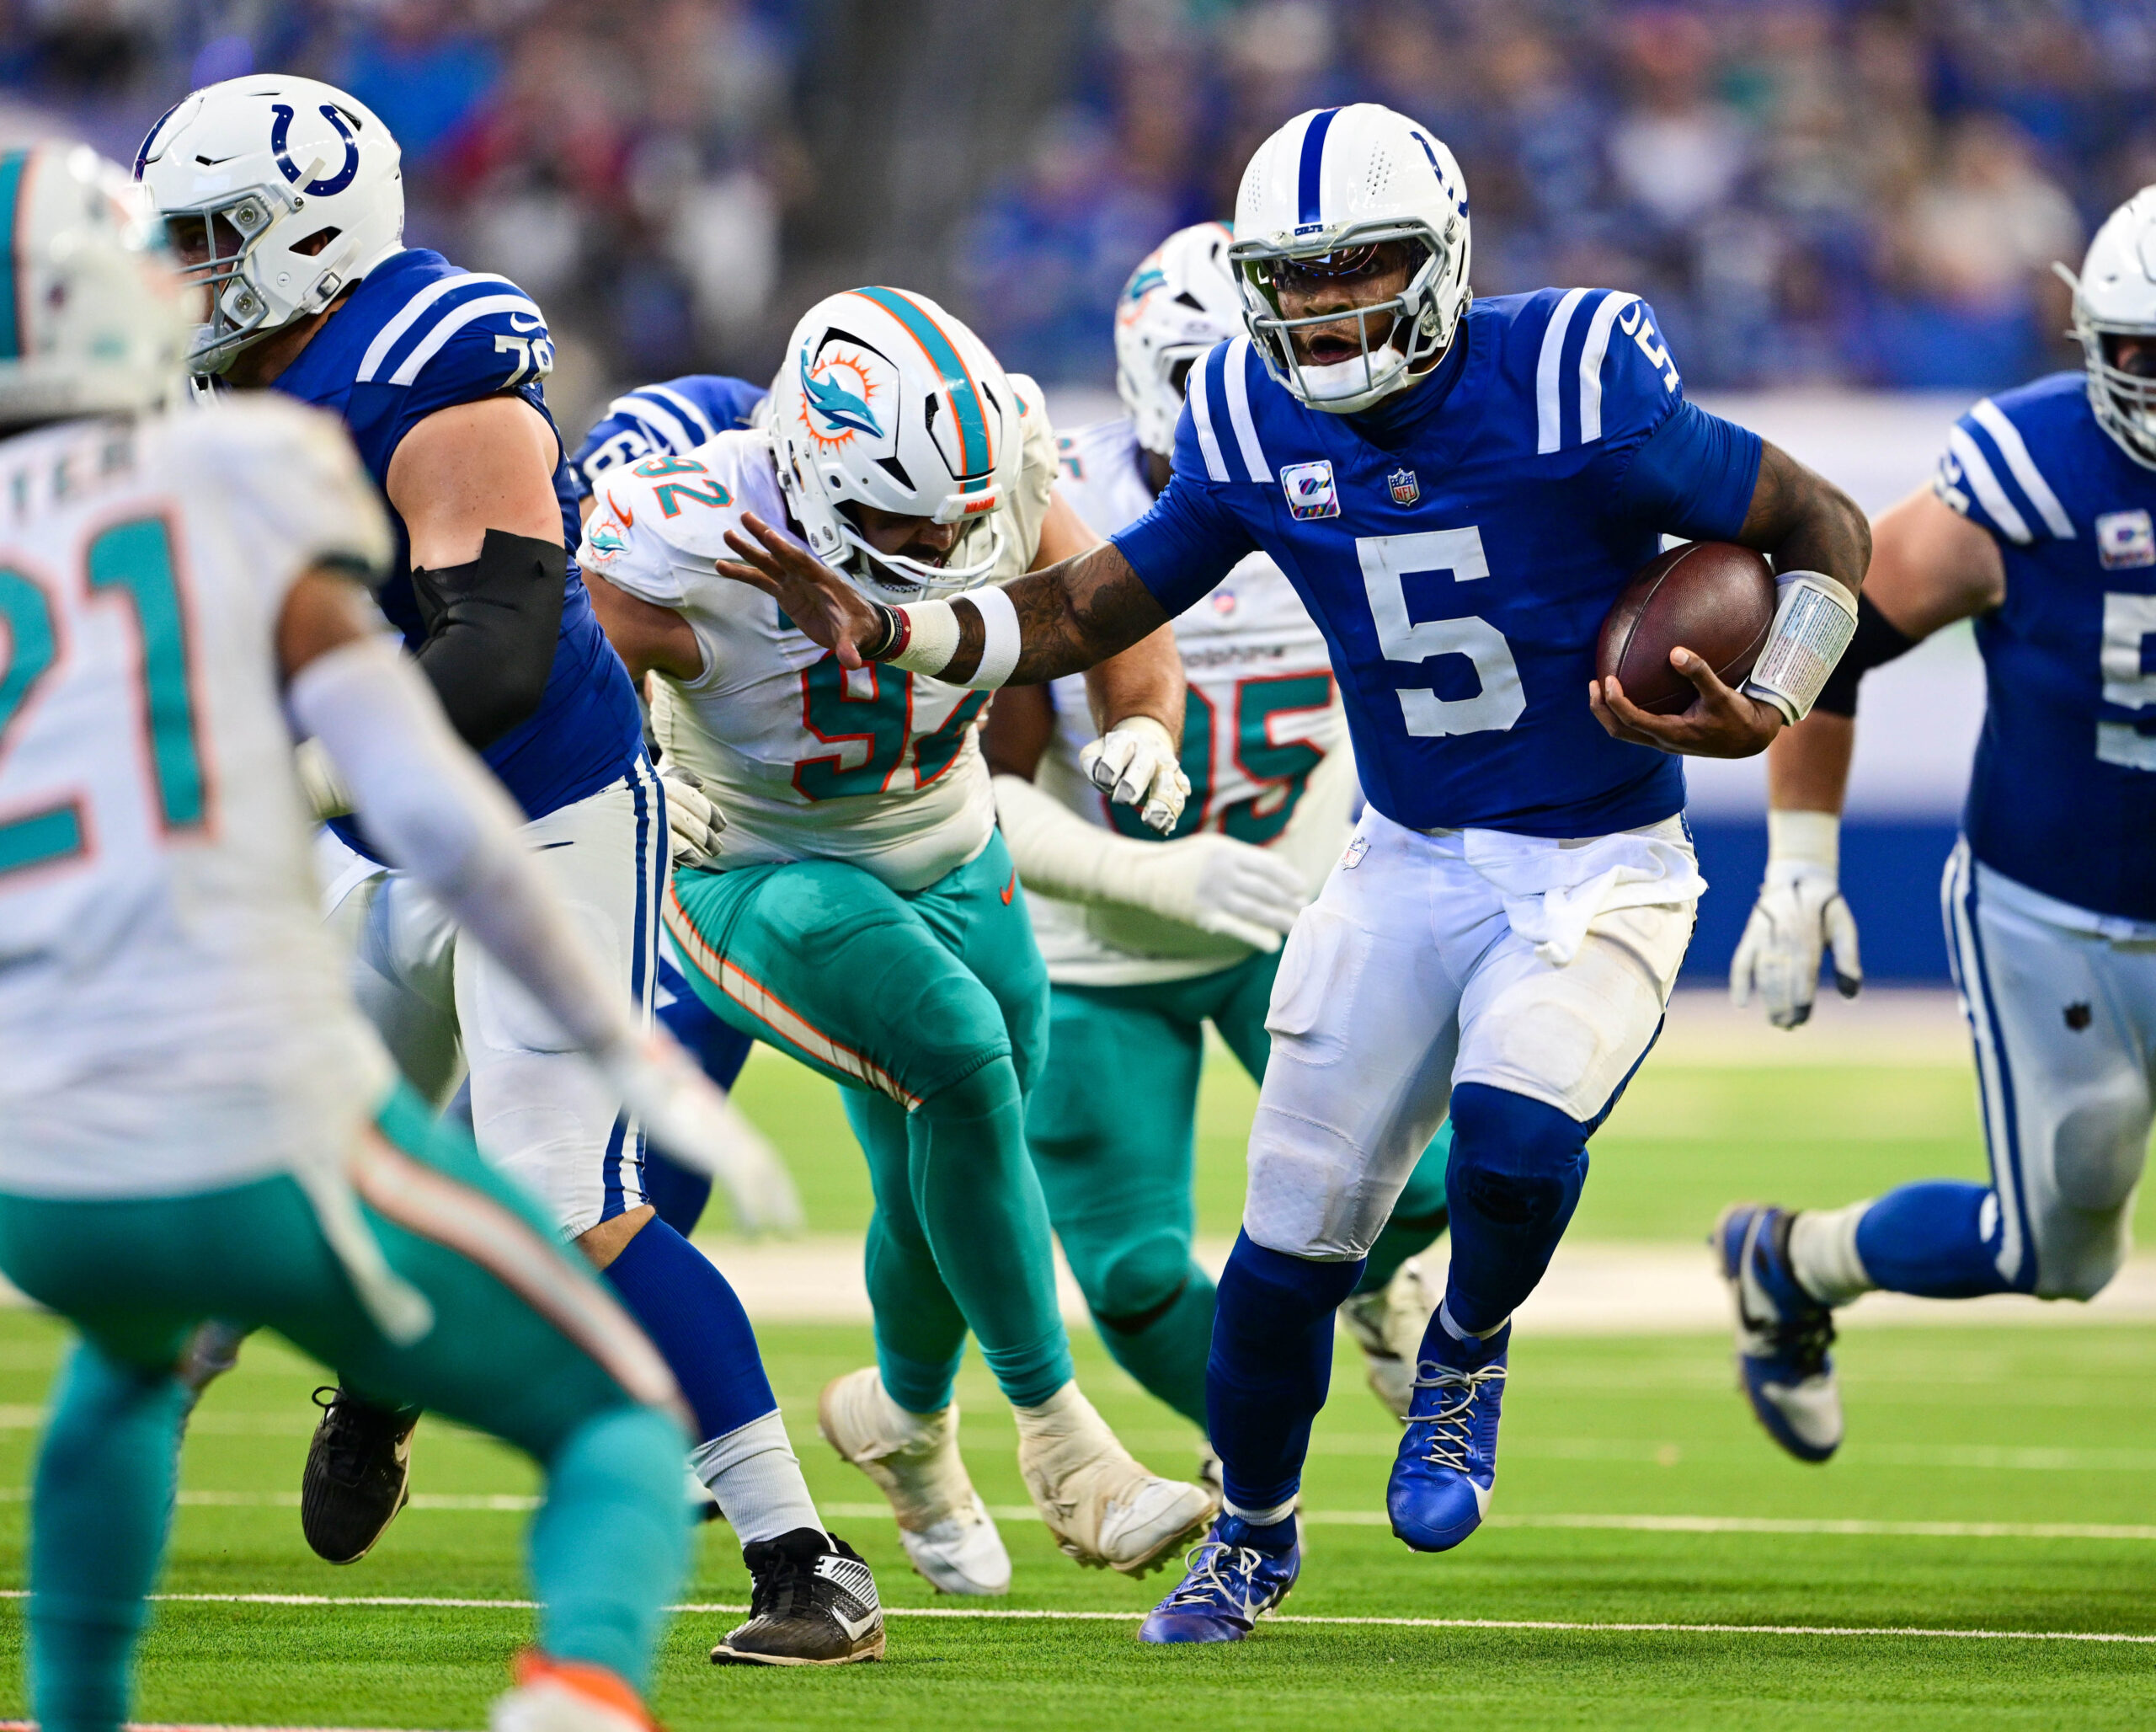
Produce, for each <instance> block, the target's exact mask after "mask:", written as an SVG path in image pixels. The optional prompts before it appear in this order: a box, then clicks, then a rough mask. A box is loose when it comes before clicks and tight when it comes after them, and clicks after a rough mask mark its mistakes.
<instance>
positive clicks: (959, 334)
mask: <svg viewBox="0 0 2156 1732" xmlns="http://www.w3.org/2000/svg"><path fill="white" fill-rule="evenodd" d="M1018 416H1019V404H1018V398H1017V393H1015V392H1014V391H1012V390H1011V382H1010V381H1009V380H1008V379H1006V377H1004V375H1003V369H1002V367H1001V366H1000V365H998V364H997V361H996V359H995V356H994V355H991V354H990V353H989V351H988V345H986V344H985V343H983V342H982V341H981V339H979V337H976V336H975V335H974V334H973V333H972V332H971V331H969V330H968V329H966V327H965V326H964V325H963V324H961V323H959V322H958V320H957V319H955V318H952V317H951V315H950V314H949V313H946V312H945V311H944V310H943V309H942V307H938V306H937V304H936V303H935V302H933V301H931V300H930V299H929V298H928V297H926V295H916V294H913V293H911V292H910V291H905V290H900V289H887V288H877V287H872V288H865V289H849V290H847V291H846V292H845V293H844V294H842V295H832V296H830V297H827V298H825V299H824V300H821V301H819V302H817V303H816V304H815V305H814V307H810V308H809V311H808V313H806V314H805V315H804V316H803V318H802V320H801V323H798V324H797V325H796V326H794V328H793V335H792V339H791V340H790V341H789V342H788V344H787V359H786V360H785V361H783V362H782V364H781V365H780V367H779V372H778V377H777V378H776V379H774V380H773V381H772V382H771V445H772V450H773V453H774V455H775V456H776V458H777V460H778V480H779V488H780V490H781V491H782V492H783V493H784V494H785V495H786V502H787V507H788V509H790V510H791V511H792V513H793V515H794V517H795V519H796V520H797V521H798V522H799V523H800V525H801V527H802V530H803V533H804V534H805V535H806V536H807V537H808V540H809V551H810V552H812V553H814V554H815V556H816V557H817V558H818V559H821V560H822V561H823V562H824V563H825V564H826V565H830V566H831V567H833V568H835V569H837V570H840V571H843V572H845V573H846V575H847V576H849V577H851V579H852V580H854V581H855V582H856V583H857V584H859V585H861V586H862V588H864V589H865V590H867V591H868V592H869V593H871V594H872V595H874V596H878V597H879V598H880V599H882V600H883V601H893V602H905V601H923V600H926V599H928V598H930V597H932V596H952V595H956V594H957V593H958V591H961V590H965V589H970V588H972V587H973V586H974V585H975V584H977V583H979V582H980V581H982V580H984V579H985V578H986V577H987V576H988V575H989V573H990V572H991V571H992V570H994V569H995V563H996V560H997V559H999V558H1000V557H1001V553H1002V551H1003V536H1004V527H1003V512H1002V505H1003V502H1004V500H1005V499H1006V497H1007V496H1008V495H1009V494H1010V492H1011V489H1013V488H1014V487H1016V486H1017V481H1018V471H1019V465H1020V462H1021V461H1022V450H1021V447H1022V436H1021V433H1020V430H1019V426H1018ZM848 505H873V507H875V509H876V510H878V511H890V512H893V513H895V514H896V515H898V516H905V517H926V518H928V519H930V520H931V521H934V522H937V523H958V524H963V525H966V526H968V527H967V528H966V529H965V531H964V532H963V533H962V534H961V535H960V537H959V538H958V541H957V543H954V544H953V547H952V549H951V553H950V555H949V557H948V559H947V560H946V561H945V562H944V563H942V564H931V563H930V562H929V561H927V560H923V559H910V558H908V557H906V556H905V555H903V554H898V553H878V552H877V551H876V549H875V548H873V547H872V546H870V545H869V543H867V541H866V540H864V539H863V538H862V534H861V531H860V527H859V526H858V525H857V524H856V523H855V522H854V521H853V519H852V518H851V516H849V515H848V513H847V511H846V507H847V506H848ZM976 526H978V528H977V527H976ZM979 528H985V530H986V531H987V533H985V534H982V533H979V532H978V529H979Z"/></svg>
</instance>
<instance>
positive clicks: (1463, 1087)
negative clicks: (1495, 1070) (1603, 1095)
mask: <svg viewBox="0 0 2156 1732" xmlns="http://www.w3.org/2000/svg"><path fill="white" fill-rule="evenodd" d="M1452 1125H1453V1145H1452V1159H1451V1162H1450V1163H1449V1165H1448V1166H1447V1168H1446V1169H1445V1195H1446V1197H1447V1199H1448V1200H1449V1205H1450V1208H1451V1217H1452V1218H1451V1232H1452V1273H1451V1275H1450V1278H1449V1281H1448V1283H1447V1286H1446V1290H1445V1309H1446V1311H1447V1312H1448V1313H1449V1315H1450V1316H1451V1318H1452V1320H1453V1321H1454V1323H1457V1324H1458V1325H1459V1326H1460V1328H1463V1329H1467V1330H1470V1331H1472V1332H1474V1333H1476V1334H1482V1333H1484V1332H1486V1331H1488V1330H1491V1329H1494V1328H1497V1326H1498V1325H1499V1324H1500V1323H1503V1322H1504V1320H1505V1319H1506V1318H1508V1317H1510V1316H1511V1315H1512V1314H1513V1311H1514V1310H1515V1309H1516V1308H1517V1307H1518V1305H1519V1303H1520V1302H1521V1301H1522V1300H1524V1298H1526V1297H1527V1296H1528V1295H1529V1293H1531V1292H1533V1291H1534V1287H1535V1284H1536V1283H1537V1282H1539V1281H1540V1280H1541V1279H1542V1276H1543V1274H1544V1272H1545V1270H1547V1269H1548V1268H1549V1267H1550V1254H1551V1253H1553V1252H1554V1251H1555V1250H1556V1248H1557V1241H1558V1240H1559V1239H1561V1238H1563V1237H1564V1234H1565V1228H1566V1227H1567V1226H1568V1225H1570V1224H1571V1221H1572V1211H1573V1210H1575V1209H1577V1207H1578V1206H1579V1200H1580V1192H1581V1190H1582V1188H1584V1186H1585V1185H1586V1184H1587V1164H1588V1163H1587V1138H1588V1131H1589V1130H1590V1129H1592V1128H1593V1127H1592V1126H1590V1125H1588V1124H1586V1123H1585V1122H1583V1121H1582V1120H1578V1119H1575V1118H1573V1117H1572V1115H1570V1114H1569V1113H1565V1112H1561V1111H1560V1110H1559V1109H1557V1108H1556V1107H1553V1106H1550V1105H1549V1104H1547V1103H1546V1102H1543V1101H1539V1100H1534V1099H1529V1097H1528V1096H1526V1095H1524V1094H1515V1093H1513V1092H1512V1091H1511V1090H1510V1089H1508V1088H1491V1087H1490V1086H1489V1085H1488V1084H1487V1083H1461V1084H1460V1086H1459V1087H1458V1088H1455V1089H1454V1090H1453V1093H1452Z"/></svg>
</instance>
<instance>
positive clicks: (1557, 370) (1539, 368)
mask: <svg viewBox="0 0 2156 1732" xmlns="http://www.w3.org/2000/svg"><path fill="white" fill-rule="evenodd" d="M1587 297H1588V291H1587V290H1585V289H1567V290H1566V291H1565V292H1564V294H1563V296H1562V297H1560V298H1559V300H1558V302H1557V305H1556V308H1555V310H1553V311H1552V312H1551V313H1550V323H1548V324H1547V325H1545V326H1544V327H1543V330H1542V352H1541V353H1540V355H1537V356H1536V358H1535V363H1534V449H1535V452H1536V453H1537V454H1538V455H1542V456H1546V455H1547V454H1548V453H1550V452H1553V451H1556V450H1557V449H1558V448H1559V447H1560V446H1562V445H1563V444H1564V442H1565V402H1564V392H1563V387H1564V364H1565V338H1566V334H1567V333H1568V332H1569V331H1570V330H1571V329H1572V315H1573V314H1574V313H1577V312H1578V311H1579V306H1580V302H1582V301H1584V300H1585V299H1586V298H1587Z"/></svg>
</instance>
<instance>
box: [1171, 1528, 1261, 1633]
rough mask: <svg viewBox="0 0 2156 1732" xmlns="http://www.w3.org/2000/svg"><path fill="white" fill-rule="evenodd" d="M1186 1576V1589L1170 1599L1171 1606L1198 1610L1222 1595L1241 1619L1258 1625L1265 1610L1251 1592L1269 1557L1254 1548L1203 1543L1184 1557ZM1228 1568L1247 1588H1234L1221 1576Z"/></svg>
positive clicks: (1180, 1588) (1205, 1541) (1180, 1589)
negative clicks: (1238, 1576)
mask: <svg viewBox="0 0 2156 1732" xmlns="http://www.w3.org/2000/svg"><path fill="white" fill-rule="evenodd" d="M1182 1562H1183V1569H1184V1570H1185V1572H1186V1575H1185V1578H1184V1580H1183V1583H1182V1586H1181V1587H1179V1588H1177V1590H1175V1592H1174V1593H1172V1594H1171V1595H1169V1596H1168V1600H1167V1603H1168V1604H1169V1605H1171V1606H1194V1605H1198V1604H1199V1603H1201V1602H1204V1601H1209V1600H1210V1599H1211V1598H1212V1597H1213V1596H1215V1595H1218V1596H1219V1597H1220V1598H1221V1599H1224V1600H1225V1601H1228V1602H1229V1604H1230V1605H1231V1606H1234V1607H1235V1612H1237V1614H1238V1615H1239V1616H1241V1617H1243V1618H1244V1619H1246V1621H1248V1622H1256V1621H1257V1615H1258V1613H1259V1612H1262V1611H1263V1610H1264V1607H1263V1606H1261V1605H1259V1604H1258V1602H1257V1599H1256V1598H1255V1597H1253V1596H1252V1594H1251V1582H1252V1580H1253V1579H1254V1578H1255V1577H1256V1576H1257V1572H1258V1570H1259V1569H1261V1568H1262V1567H1263V1565H1264V1563H1265V1554H1264V1553H1262V1552H1260V1551H1258V1550H1257V1548H1255V1547H1251V1546H1231V1545H1229V1544H1228V1543H1227V1542H1225V1541H1223V1540H1201V1541H1200V1542H1198V1544H1196V1545H1194V1546H1193V1547H1192V1548H1190V1550H1189V1551H1188V1552H1187V1553H1184V1554H1183V1560H1182ZM1222 1564H1226V1565H1227V1566H1228V1568H1229V1569H1230V1571H1231V1572H1240V1574H1241V1579H1242V1584H1243V1585H1242V1586H1241V1588H1237V1587H1235V1586H1233V1585H1230V1582H1229V1581H1228V1580H1227V1578H1226V1577H1225V1576H1224V1575H1223V1574H1221V1573H1220V1570H1221V1565H1222Z"/></svg>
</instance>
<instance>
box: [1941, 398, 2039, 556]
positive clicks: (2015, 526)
mask: <svg viewBox="0 0 2156 1732" xmlns="http://www.w3.org/2000/svg"><path fill="white" fill-rule="evenodd" d="M1946 454H1947V458H1948V461H1949V462H1951V464H1952V465H1953V466H1954V467H1955V468H1956V469H1957V470H1958V471H1959V472H1960V478H1961V480H1963V481H1966V482H1967V483H1968V484H1969V494H1973V495H1974V500H1973V503H1974V504H1975V505H1977V508H1978V509H1979V510H1981V511H1982V512H1983V516H1984V518H1988V519H1989V520H1990V521H1989V527H1992V528H1994V529H1996V530H1997V531H1998V532H1999V533H2000V534H2001V535H2003V536H2004V537H2006V538H2007V540H2009V541H2010V542H2012V543H2015V545H2016V546H2018V547H2027V546H2028V545H2029V544H2030V543H2031V542H2033V541H2035V540H2036V532H2035V531H2034V530H2032V529H2031V528H2030V527H2029V520H2028V519H2027V518H2026V517H2025V516H2022V515H2021V508H2020V506H2019V505H2016V504H2015V501H2014V500H2013V498H2012V497H2011V496H2010V495H2009V494H2008V492H2007V490H2006V488H2005V486H2004V484H2002V483H2001V482H2000V480H1999V473H1998V472H1997V471H1996V470H1994V469H1993V468H1992V466H1991V459H1990V458H1989V457H1988V456H1986V455H1985V452H1984V449H1983V446H1980V445H1979V444H1977V439H1976V436H1975V434H1974V433H1972V431H1971V430H1970V429H1969V426H1968V425H1967V420H1966V418H1965V419H1964V420H1961V421H1956V423H1955V424H1954V425H1952V426H1951V427H1950V428H1949V429H1948V430H1947V432H1946ZM1941 480H1942V481H1947V482H1949V483H1950V484H1951V477H1950V476H1946V475H1944V474H1942V476H1941ZM1967 498H1968V495H1966V494H1965V495H1964V499H1965V500H1967ZM1948 503H1949V504H1950V505H1951V503H1953V502H1952V500H1949V501H1948ZM1980 521H1981V520H1980Z"/></svg>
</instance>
